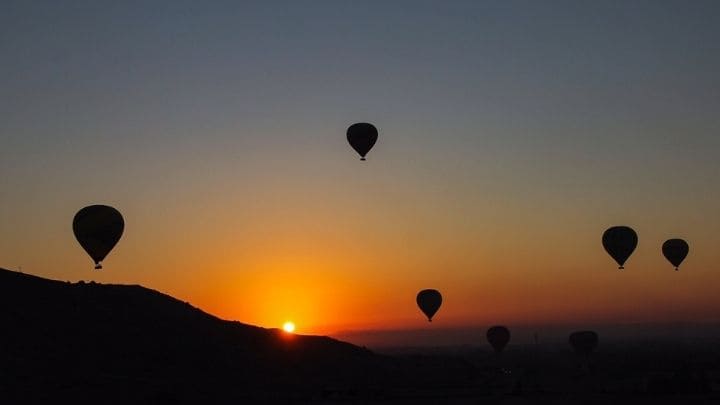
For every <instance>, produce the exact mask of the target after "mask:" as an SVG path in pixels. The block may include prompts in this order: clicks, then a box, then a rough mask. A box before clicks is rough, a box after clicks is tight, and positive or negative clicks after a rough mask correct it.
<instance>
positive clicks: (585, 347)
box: [568, 330, 598, 357]
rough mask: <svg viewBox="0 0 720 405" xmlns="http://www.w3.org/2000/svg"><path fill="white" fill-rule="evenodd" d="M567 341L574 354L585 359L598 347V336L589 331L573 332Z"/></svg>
mask: <svg viewBox="0 0 720 405" xmlns="http://www.w3.org/2000/svg"><path fill="white" fill-rule="evenodd" d="M568 341H569V342H570V346H572V348H573V349H574V350H575V352H576V353H578V354H582V355H584V356H586V357H587V356H589V355H590V353H592V351H593V350H595V348H596V347H597V345H598V334H597V333H595V332H593V331H591V330H583V331H579V332H573V333H571V334H570V338H569V339H568Z"/></svg>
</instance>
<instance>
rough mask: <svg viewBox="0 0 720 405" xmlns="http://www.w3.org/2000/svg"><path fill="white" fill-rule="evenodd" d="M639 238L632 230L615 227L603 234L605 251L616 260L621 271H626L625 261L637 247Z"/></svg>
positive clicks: (624, 227) (625, 227)
mask: <svg viewBox="0 0 720 405" xmlns="http://www.w3.org/2000/svg"><path fill="white" fill-rule="evenodd" d="M637 243H638V237H637V234H636V233H635V231H633V230H632V228H630V227H627V226H613V227H612V228H609V229H608V230H606V231H605V233H603V236H602V244H603V247H604V248H605V251H607V252H608V254H610V256H611V257H612V258H613V259H615V261H616V262H617V264H618V266H619V267H618V268H619V269H624V267H623V266H624V265H625V261H627V259H628V258H629V257H630V255H631V254H632V252H633V251H634V250H635V247H637Z"/></svg>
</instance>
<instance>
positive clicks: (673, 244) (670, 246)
mask: <svg viewBox="0 0 720 405" xmlns="http://www.w3.org/2000/svg"><path fill="white" fill-rule="evenodd" d="M689 251H690V246H688V244H687V242H685V241H684V240H682V239H668V240H666V241H665V243H663V245H662V253H663V256H665V258H666V259H668V261H669V262H670V263H672V265H673V266H675V271H677V270H678V266H680V263H682V262H683V260H685V257H687V255H688V252H689Z"/></svg>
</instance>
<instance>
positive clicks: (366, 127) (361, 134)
mask: <svg viewBox="0 0 720 405" xmlns="http://www.w3.org/2000/svg"><path fill="white" fill-rule="evenodd" d="M377 139H378V131H377V129H376V128H375V126H374V125H373V124H368V123H367V122H358V123H356V124H352V125H350V127H349V128H348V129H347V140H348V142H350V146H352V148H353V149H355V151H356V152H357V153H359V154H360V160H365V155H367V153H368V152H370V149H372V147H373V145H375V142H377Z"/></svg>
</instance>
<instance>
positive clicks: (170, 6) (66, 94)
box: [0, 0, 720, 333]
mask: <svg viewBox="0 0 720 405" xmlns="http://www.w3.org/2000/svg"><path fill="white" fill-rule="evenodd" d="M267 3H270V2H260V1H258V2H256V3H251V2H236V1H216V2H204V1H202V2H201V1H155V2H145V1H143V2H140V1H138V2H133V1H126V2H110V1H107V2H105V1H63V2H61V1H3V2H2V3H1V4H0V266H2V267H6V268H11V269H17V268H18V267H20V266H22V269H23V271H25V272H28V273H32V274H36V275H40V276H43V277H49V278H55V279H61V280H71V281H76V280H80V279H85V280H91V279H92V280H96V281H99V282H103V283H132V284H142V285H144V286H148V287H150V288H154V289H157V290H160V291H163V292H166V293H168V294H171V295H173V296H176V297H178V298H180V299H183V300H187V301H189V302H191V303H192V304H194V305H196V306H198V307H200V308H202V309H204V310H206V311H208V312H211V313H213V314H216V315H218V316H220V317H223V318H227V319H235V320H239V321H242V322H247V323H252V324H257V325H261V326H266V327H279V326H280V325H282V323H283V322H284V321H285V320H293V321H295V322H296V323H297V326H298V332H300V333H333V332H335V331H341V330H363V329H387V328H415V329H417V328H425V327H434V328H442V327H458V326H462V325H473V326H476V325H485V324H490V323H498V322H502V323H506V324H512V325H522V324H526V323H532V324H539V323H544V322H545V323H557V322H574V323H578V322H580V323H582V322H599V321H602V322H616V323H629V322H675V321H688V322H690V321H692V322H706V321H708V322H709V321H717V320H720V316H718V314H719V313H720V295H718V293H717V286H718V285H719V282H720V268H719V267H720V266H719V264H720V249H718V246H720V211H718V209H719V207H720V187H719V185H718V176H719V175H720V159H719V155H718V152H719V151H720V139H719V137H718V135H719V134H720V3H719V2H717V1H691V2H687V1H677V2H667V1H664V2H663V1H603V2H598V1H544V2H538V1H504V0H503V1H467V2H461V1H454V2H442V1H432V2H423V1H393V2H387V1H377V2H369V1H362V2H360V1H356V2H355V1H353V2H351V1H327V2H321V1H313V2H293V1H288V2H273V3H272V4H267ZM358 121H367V122H372V123H374V124H375V125H376V126H377V127H378V129H379V131H380V140H379V141H378V143H377V145H376V147H375V149H374V150H372V151H371V153H370V154H369V155H368V161H367V162H364V163H363V162H360V161H359V160H358V158H357V156H356V155H355V153H354V152H353V151H352V150H351V149H350V147H349V146H348V145H347V142H346V140H345V129H346V128H347V126H348V125H350V124H351V123H353V122H358ZM93 203H103V204H109V205H112V206H115V207H116V208H118V209H119V210H120V211H121V212H122V213H123V215H124V216H125V221H126V231H125V234H124V236H123V239H122V240H121V241H120V243H119V244H118V246H117V247H116V248H115V250H114V251H113V252H112V253H111V254H110V255H109V257H108V259H107V260H106V261H105V269H104V270H102V271H100V272H95V271H93V269H92V263H91V260H90V259H89V258H88V257H87V255H86V254H85V253H84V252H83V251H82V250H81V248H80V247H79V245H78V244H77V242H76V241H75V239H74V237H73V235H72V231H71V221H72V217H73V215H74V214H75V212H76V211H77V210H78V209H80V208H81V207H83V206H85V205H89V204H93ZM619 224H625V225H630V226H632V227H633V228H635V230H636V231H637V232H638V234H639V237H640V243H639V246H638V249H637V250H636V252H635V254H634V255H633V256H632V257H631V259H630V260H629V261H628V263H627V270H626V271H624V272H620V271H618V270H617V269H616V266H615V265H614V262H613V261H612V260H611V259H610V258H609V257H608V256H607V255H606V253H605V252H604V251H603V249H602V247H601V244H600V238H601V235H602V232H603V231H604V230H605V229H606V228H607V227H609V226H612V225H619ZM671 237H682V238H685V239H687V240H688V241H689V243H690V246H691V252H690V256H689V257H688V259H687V260H686V262H685V263H684V264H683V266H682V269H681V271H680V272H674V271H673V269H672V267H671V266H670V264H669V263H667V262H666V261H665V260H664V258H663V257H662V256H661V254H660V246H661V244H662V242H663V241H664V240H665V239H668V238H671ZM422 288H437V289H439V290H441V291H442V292H443V295H444V298H445V302H444V305H443V307H442V308H441V310H440V312H439V313H438V316H437V318H436V321H435V322H433V324H432V325H431V326H429V325H428V324H427V322H426V321H424V320H423V318H422V316H421V314H420V312H419V311H418V309H417V308H416V306H415V294H416V293H417V291H418V290H420V289H422Z"/></svg>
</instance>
